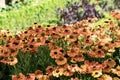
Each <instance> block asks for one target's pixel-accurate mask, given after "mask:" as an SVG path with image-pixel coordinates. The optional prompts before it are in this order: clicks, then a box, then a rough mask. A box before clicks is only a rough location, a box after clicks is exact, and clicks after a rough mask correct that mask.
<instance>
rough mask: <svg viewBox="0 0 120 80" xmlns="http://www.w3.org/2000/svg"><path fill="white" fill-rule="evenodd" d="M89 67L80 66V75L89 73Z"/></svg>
mask: <svg viewBox="0 0 120 80" xmlns="http://www.w3.org/2000/svg"><path fill="white" fill-rule="evenodd" d="M87 67H88V66H86V65H81V66H80V70H79V73H82V74H86V73H88V70H87Z"/></svg>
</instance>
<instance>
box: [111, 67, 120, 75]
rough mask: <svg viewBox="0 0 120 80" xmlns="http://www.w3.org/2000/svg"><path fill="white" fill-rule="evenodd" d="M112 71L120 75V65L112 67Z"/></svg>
mask: <svg viewBox="0 0 120 80" xmlns="http://www.w3.org/2000/svg"><path fill="white" fill-rule="evenodd" d="M112 73H114V74H117V75H118V76H119V77H120V66H117V67H116V68H115V69H112Z"/></svg>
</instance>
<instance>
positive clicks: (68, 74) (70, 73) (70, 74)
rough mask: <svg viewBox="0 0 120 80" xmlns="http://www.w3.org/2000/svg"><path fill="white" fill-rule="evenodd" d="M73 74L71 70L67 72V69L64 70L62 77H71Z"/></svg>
mask: <svg viewBox="0 0 120 80" xmlns="http://www.w3.org/2000/svg"><path fill="white" fill-rule="evenodd" d="M73 74H74V73H73V72H72V71H71V70H69V69H68V68H65V69H64V72H63V75H64V76H72V75H73Z"/></svg>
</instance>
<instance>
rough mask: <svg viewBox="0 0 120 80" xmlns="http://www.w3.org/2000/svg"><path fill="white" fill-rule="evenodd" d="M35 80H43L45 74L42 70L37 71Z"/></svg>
mask: <svg viewBox="0 0 120 80" xmlns="http://www.w3.org/2000/svg"><path fill="white" fill-rule="evenodd" d="M35 78H36V79H38V80H42V78H43V72H42V71H41V70H36V71H35Z"/></svg>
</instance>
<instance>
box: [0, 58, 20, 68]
mask: <svg viewBox="0 0 120 80" xmlns="http://www.w3.org/2000/svg"><path fill="white" fill-rule="evenodd" d="M0 62H2V63H4V64H9V65H11V66H13V65H15V64H17V62H18V60H17V58H16V57H7V58H3V59H2V60H0Z"/></svg>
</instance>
